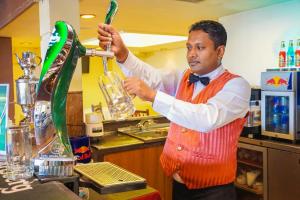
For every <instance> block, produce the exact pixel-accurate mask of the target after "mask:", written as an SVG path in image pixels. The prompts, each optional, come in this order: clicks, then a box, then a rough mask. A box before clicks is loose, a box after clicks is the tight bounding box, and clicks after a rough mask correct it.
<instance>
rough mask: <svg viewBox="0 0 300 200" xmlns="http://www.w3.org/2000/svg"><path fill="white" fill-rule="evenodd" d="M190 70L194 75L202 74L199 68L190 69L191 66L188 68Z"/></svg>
mask: <svg viewBox="0 0 300 200" xmlns="http://www.w3.org/2000/svg"><path fill="white" fill-rule="evenodd" d="M190 69H191V71H192V72H193V73H195V74H202V72H203V69H201V67H196V66H194V67H191V66H190Z"/></svg>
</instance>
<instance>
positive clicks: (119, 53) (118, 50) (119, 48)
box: [98, 23, 129, 63]
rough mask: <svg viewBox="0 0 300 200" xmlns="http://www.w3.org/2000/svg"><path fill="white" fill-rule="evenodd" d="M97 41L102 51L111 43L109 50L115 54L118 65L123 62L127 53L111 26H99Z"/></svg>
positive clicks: (119, 37) (117, 33)
mask: <svg viewBox="0 0 300 200" xmlns="http://www.w3.org/2000/svg"><path fill="white" fill-rule="evenodd" d="M98 39H99V46H100V47H101V48H102V49H104V50H106V47H107V45H108V44H110V43H111V50H112V51H113V52H114V53H115V56H116V58H117V61H118V62H120V63H123V62H125V60H126V59H127V56H128V53H129V51H128V49H127V47H126V46H125V44H124V42H123V40H122V38H121V36H120V34H119V32H118V31H117V30H116V29H114V28H113V27H112V26H111V25H107V24H102V23H101V24H99V25H98Z"/></svg>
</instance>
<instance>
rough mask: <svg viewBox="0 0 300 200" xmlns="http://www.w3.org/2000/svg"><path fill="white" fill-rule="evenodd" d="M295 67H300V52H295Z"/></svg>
mask: <svg viewBox="0 0 300 200" xmlns="http://www.w3.org/2000/svg"><path fill="white" fill-rule="evenodd" d="M295 65H296V67H300V50H297V51H296V52H295Z"/></svg>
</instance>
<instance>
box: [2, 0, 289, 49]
mask: <svg viewBox="0 0 300 200" xmlns="http://www.w3.org/2000/svg"><path fill="white" fill-rule="evenodd" d="M190 1H195V0H190ZM286 1H288V0H202V1H199V2H198V3H191V2H185V1H178V0H119V1H118V3H119V10H118V13H117V15H116V16H115V18H114V21H113V25H114V26H115V27H117V28H118V29H119V30H123V31H126V32H138V33H156V34H171V35H186V33H187V31H188V27H189V26H190V25H191V24H192V23H193V22H196V21H198V20H201V19H213V20H218V19H219V18H220V17H222V16H226V15H231V14H234V13H238V12H242V11H246V10H251V9H255V8H260V7H265V6H269V5H272V4H276V3H281V2H286ZM108 4H109V0H80V14H83V13H93V14H95V15H96V18H94V19H91V20H84V19H81V21H80V23H81V24H80V26H81V30H80V36H79V37H80V39H81V40H85V39H88V38H92V37H96V27H97V24H98V23H99V22H103V21H104V18H105V14H106V10H107V7H108ZM0 9H1V8H0ZM38 19H39V14H38V4H34V5H33V6H32V7H30V8H29V9H28V10H27V11H25V12H24V13H23V14H22V15H20V16H19V17H17V18H16V19H15V20H14V21H13V22H11V23H10V24H8V25H7V26H6V27H4V28H2V29H0V36H5V37H12V38H13V45H14V46H24V47H26V46H28V47H32V46H33V47H38V46H39V20H38Z"/></svg>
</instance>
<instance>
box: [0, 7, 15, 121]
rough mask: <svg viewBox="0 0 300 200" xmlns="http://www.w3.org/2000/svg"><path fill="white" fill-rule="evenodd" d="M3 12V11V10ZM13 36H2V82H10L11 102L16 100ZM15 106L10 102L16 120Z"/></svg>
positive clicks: (0, 67) (0, 65) (0, 78)
mask: <svg viewBox="0 0 300 200" xmlns="http://www.w3.org/2000/svg"><path fill="white" fill-rule="evenodd" d="M1 12H2V11H1ZM13 79H14V78H13V64H12V43H11V38H7V37H0V83H8V84H9V102H14V87H15V86H14V80H13ZM14 116H15V106H14V104H13V103H10V104H9V118H10V119H11V120H14Z"/></svg>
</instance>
